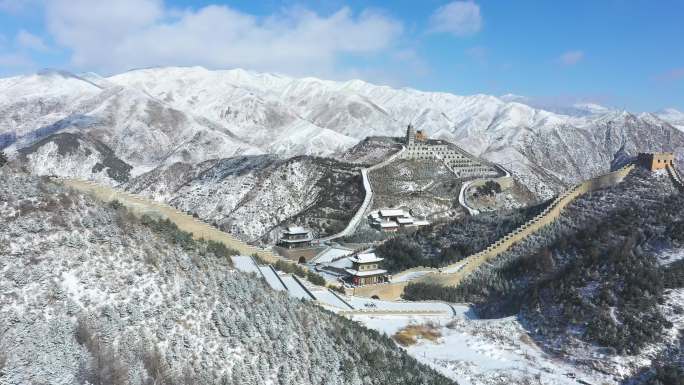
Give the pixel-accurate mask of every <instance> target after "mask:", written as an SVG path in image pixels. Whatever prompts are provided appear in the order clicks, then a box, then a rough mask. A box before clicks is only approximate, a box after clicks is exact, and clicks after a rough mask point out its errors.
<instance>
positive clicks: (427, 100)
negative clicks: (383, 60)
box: [0, 67, 684, 197]
mask: <svg viewBox="0 0 684 385" xmlns="http://www.w3.org/2000/svg"><path fill="white" fill-rule="evenodd" d="M0 89H2V90H3V91H0V125H1V126H0V146H2V147H5V146H10V148H9V152H10V153H13V150H15V149H18V148H21V147H25V146H27V145H30V144H32V143H34V142H35V141H36V140H38V139H40V138H43V137H45V136H47V135H50V134H53V133H55V132H61V131H70V132H74V131H75V132H79V133H82V134H83V135H87V136H88V137H89V138H91V140H97V141H99V142H101V143H102V144H104V145H106V146H108V147H109V148H111V149H112V151H113V152H114V153H115V154H116V156H117V157H118V158H119V159H121V161H123V162H125V163H126V164H129V165H130V166H131V167H132V169H131V175H133V176H135V175H139V174H141V173H143V172H146V171H149V170H151V169H153V168H155V167H158V166H160V165H165V164H166V165H168V164H172V163H173V162H178V161H181V162H184V163H198V162H201V161H205V160H209V159H216V158H227V157H230V156H233V155H242V154H261V153H271V154H277V155H281V156H292V155H298V154H311V155H323V156H329V155H337V154H343V153H344V150H345V149H347V148H349V147H351V146H352V145H354V144H355V143H357V142H358V141H359V140H362V139H363V138H365V137H367V136H372V135H376V136H378V135H380V136H383V135H384V136H401V135H403V132H404V128H405V126H406V125H407V124H408V123H413V124H414V125H415V126H416V128H417V129H422V130H425V131H426V132H427V133H428V134H429V135H430V136H431V137H438V138H443V139H447V140H450V141H453V142H456V143H457V144H459V145H460V146H462V147H463V148H465V149H466V150H468V151H470V152H471V153H474V154H475V155H478V156H482V157H484V158H487V159H489V160H492V161H495V162H498V163H501V164H503V165H505V166H506V167H508V168H509V169H511V171H512V172H513V173H514V174H516V175H517V176H519V177H520V178H521V180H523V181H524V182H525V183H526V184H527V186H528V187H529V188H530V189H531V190H532V191H533V192H535V193H536V194H537V195H538V196H540V197H545V196H549V195H550V194H552V193H553V192H554V191H558V190H559V189H562V188H564V187H566V186H567V185H568V184H571V183H574V182H577V181H579V180H581V179H585V178H587V177H590V176H593V175H595V174H598V173H601V172H604V171H606V170H607V169H608V168H609V167H610V165H611V162H612V161H613V160H614V158H615V157H616V155H617V154H627V155H634V154H635V153H637V152H639V151H656V150H668V151H670V150H674V151H677V153H678V156H679V159H682V157H683V156H684V133H682V132H680V131H679V130H677V129H676V128H675V127H674V126H673V125H672V124H673V123H674V122H677V120H671V119H670V118H669V115H667V116H668V118H667V120H668V121H666V120H664V119H665V117H666V115H663V114H660V115H659V114H647V116H645V115H635V114H631V113H629V112H626V111H619V110H612V109H608V108H604V107H601V106H597V105H578V106H575V109H576V110H581V111H583V112H582V113H576V114H575V113H573V114H559V113H554V112H550V111H546V110H544V109H539V108H533V107H530V106H529V105H527V104H524V103H521V101H523V102H524V101H525V99H524V98H522V99H521V97H516V96H515V95H508V96H505V97H502V98H497V97H494V96H488V95H471V96H458V95H453V94H448V93H439V92H421V91H417V90H414V89H406V88H404V89H394V88H390V87H386V86H377V85H373V84H370V83H367V82H363V81H360V80H353V81H347V82H336V81H327V80H320V79H315V78H301V79H296V78H290V77H287V76H282V75H277V74H268V73H255V72H250V71H245V70H239V69H236V70H226V71H210V70H207V69H204V68H201V67H187V68H178V67H172V68H151V69H140V70H133V71H129V72H125V73H122V74H118V75H114V76H111V77H108V78H102V77H99V76H97V75H95V74H92V73H89V74H84V75H80V76H75V75H71V74H67V73H63V72H47V73H41V74H37V75H31V76H20V77H14V78H8V79H0ZM36 151H37V152H38V153H40V149H36ZM60 161H61V162H63V163H64V164H69V163H70V162H76V163H78V162H79V161H80V159H79V158H78V157H73V159H72V158H68V157H67V159H60ZM101 172H103V173H104V172H106V170H104V171H101Z"/></svg>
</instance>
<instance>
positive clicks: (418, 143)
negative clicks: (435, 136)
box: [402, 124, 501, 178]
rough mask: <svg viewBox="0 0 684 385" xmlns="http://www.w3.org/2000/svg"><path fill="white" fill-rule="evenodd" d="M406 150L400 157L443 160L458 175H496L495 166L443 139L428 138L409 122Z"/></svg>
mask: <svg viewBox="0 0 684 385" xmlns="http://www.w3.org/2000/svg"><path fill="white" fill-rule="evenodd" d="M405 144H406V151H404V153H403V155H402V158H404V159H415V160H437V161H441V162H443V163H444V164H445V165H446V166H447V167H448V168H449V169H450V170H451V171H452V172H453V173H454V174H456V175H457V176H458V177H463V178H469V177H475V176H497V175H500V174H501V170H499V169H498V168H497V167H496V166H494V165H492V164H489V163H487V162H484V161H482V160H480V159H478V158H476V157H475V156H473V155H471V154H469V153H467V152H466V151H464V150H462V149H461V148H459V147H458V146H456V145H454V144H452V143H449V142H447V141H444V140H429V139H428V136H427V134H426V133H425V132H424V131H422V130H418V131H416V129H415V128H414V127H413V125H411V124H409V126H408V128H407V129H406V142H405Z"/></svg>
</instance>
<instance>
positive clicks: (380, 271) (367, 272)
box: [345, 269, 387, 277]
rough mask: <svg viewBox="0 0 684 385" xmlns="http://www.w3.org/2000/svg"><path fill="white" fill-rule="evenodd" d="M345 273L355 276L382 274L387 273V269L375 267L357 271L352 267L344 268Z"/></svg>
mask: <svg viewBox="0 0 684 385" xmlns="http://www.w3.org/2000/svg"><path fill="white" fill-rule="evenodd" d="M345 270H346V272H347V273H349V274H351V275H354V276H357V277H369V276H373V275H382V274H385V273H387V270H383V269H375V270H365V271H358V270H354V269H345Z"/></svg>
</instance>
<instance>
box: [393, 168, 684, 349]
mask: <svg viewBox="0 0 684 385" xmlns="http://www.w3.org/2000/svg"><path fill="white" fill-rule="evenodd" d="M683 208H684V194H682V193H680V192H679V191H677V190H676V189H675V187H674V185H673V184H672V182H671V181H670V179H669V177H668V176H667V175H666V174H662V173H659V174H652V173H650V172H648V171H645V170H642V169H636V170H635V171H634V172H632V174H631V175H629V176H628V177H627V178H626V179H625V181H624V182H623V183H622V184H620V185H618V186H616V187H613V188H610V189H605V190H600V191H597V192H594V193H591V194H588V195H585V196H583V197H580V198H579V199H577V200H576V201H575V202H574V203H572V204H571V205H570V206H569V207H568V208H567V209H566V213H565V215H564V216H563V217H562V218H561V219H560V220H559V221H557V222H556V223H555V224H553V225H551V226H549V227H547V228H546V229H544V230H542V231H541V232H539V233H538V234H536V235H534V236H532V237H531V238H529V239H528V240H526V241H524V242H521V244H519V245H516V246H514V247H513V248H512V249H511V250H510V251H508V252H506V253H504V254H503V255H501V256H500V257H499V258H497V259H496V260H495V261H494V262H493V263H492V264H489V265H485V266H483V267H482V268H480V269H479V270H478V271H477V272H476V273H475V274H473V275H471V276H470V277H469V278H468V279H467V280H466V281H464V283H463V284H461V286H459V287H458V288H455V289H454V288H451V289H445V288H443V287H437V286H431V285H425V284H416V285H410V286H409V287H408V288H407V290H406V295H405V297H406V298H407V299H419V298H420V299H425V298H433V299H436V298H439V299H444V300H450V301H468V302H473V303H475V304H476V306H477V308H478V311H479V313H480V314H481V315H484V316H490V317H500V316H505V315H511V314H518V315H519V316H520V317H521V319H523V320H524V322H525V324H526V325H527V327H528V328H529V330H530V331H531V332H532V333H533V334H534V335H536V336H537V338H538V339H539V340H540V341H543V343H544V344H545V345H546V347H547V348H548V349H550V350H553V351H556V352H563V351H564V352H567V351H571V350H573V349H575V348H579V347H582V346H583V347H584V348H588V347H590V346H594V347H601V348H602V349H603V350H600V352H602V354H609V355H611V354H623V355H624V354H630V355H633V354H637V353H640V352H642V351H643V349H644V348H645V347H646V346H652V345H651V344H653V343H659V342H663V341H664V342H665V345H666V346H672V347H673V348H674V347H676V346H677V345H678V342H677V341H678V337H677V336H678V331H677V330H676V329H675V328H673V325H672V323H671V322H670V321H669V318H671V317H668V314H667V313H669V312H674V313H672V314H676V312H677V311H679V312H681V311H682V308H681V303H680V301H681V298H680V297H678V296H680V295H681V288H682V283H683V282H684V278H682V266H683V265H682V262H681V260H679V261H678V262H673V261H671V260H667V261H661V260H660V258H658V256H659V255H660V254H661V253H662V252H663V251H664V250H681V249H682V248H683V247H684V235H683V234H684V233H683V232H682V226H683V225H684V210H683ZM676 255H680V256H681V253H680V254H676ZM675 260H676V258H675ZM677 309H679V310H677ZM591 349H592V350H593V349H595V348H591ZM674 351H676V350H674ZM675 354H678V353H675Z"/></svg>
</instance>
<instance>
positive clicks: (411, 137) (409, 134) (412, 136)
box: [406, 124, 416, 147]
mask: <svg viewBox="0 0 684 385" xmlns="http://www.w3.org/2000/svg"><path fill="white" fill-rule="evenodd" d="M415 140H416V129H415V128H414V127H413V125H412V124H409V125H408V128H407V129H406V146H408V147H412V146H413V144H414V143H415Z"/></svg>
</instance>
